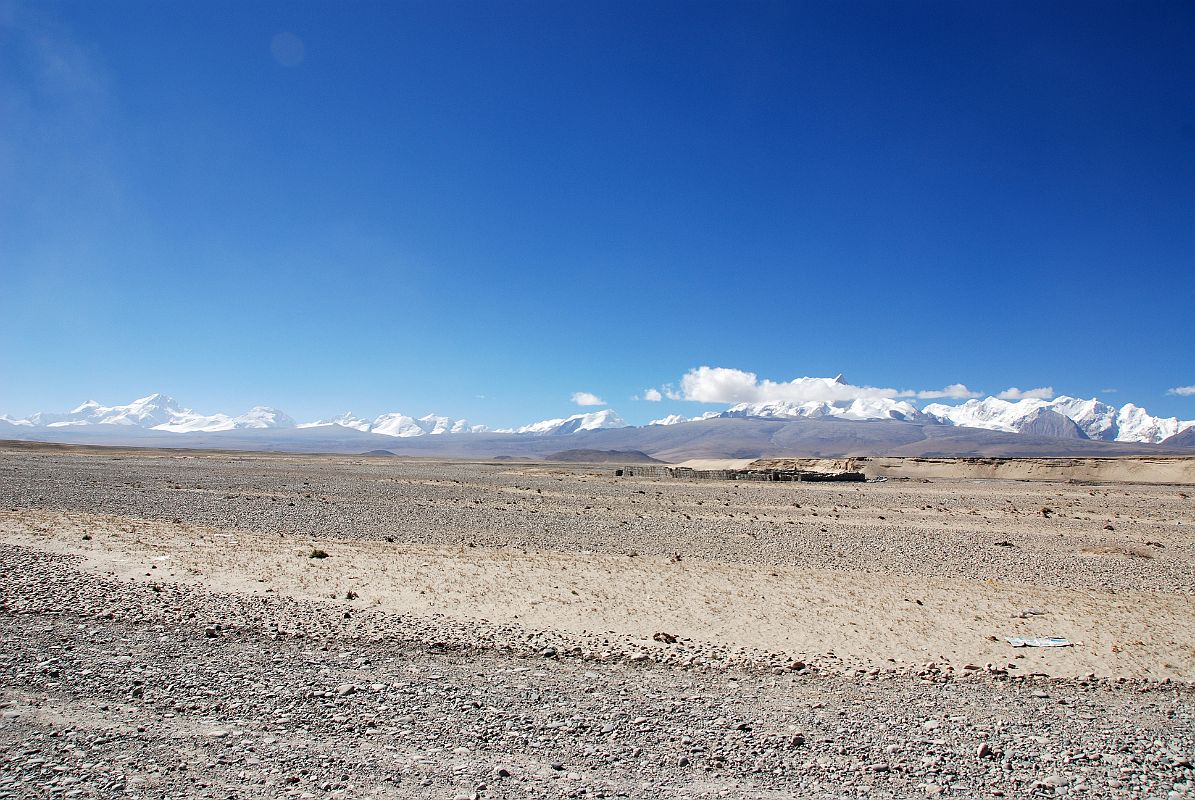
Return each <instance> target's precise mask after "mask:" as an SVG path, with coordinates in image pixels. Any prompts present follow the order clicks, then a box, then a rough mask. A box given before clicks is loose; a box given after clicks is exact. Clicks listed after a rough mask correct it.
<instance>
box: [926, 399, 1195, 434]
mask: <svg viewBox="0 0 1195 800" xmlns="http://www.w3.org/2000/svg"><path fill="white" fill-rule="evenodd" d="M923 411H924V412H925V413H926V414H927V415H929V416H930V417H932V418H933V419H934V420H935V421H937V422H941V423H944V424H947V425H960V426H963V427H967V428H986V429H987V430H993V431H1009V432H1012V433H1023V432H1026V431H1025V428H1026V427H1028V426H1030V425H1034V426H1035V427H1038V428H1039V429H1040V426H1038V425H1037V423H1036V422H1035V420H1037V419H1040V414H1039V412H1041V411H1052V412H1056V413H1058V414H1061V415H1062V416H1064V417H1066V418H1067V419H1069V420H1070V421H1071V422H1073V423H1074V424H1075V426H1076V427H1077V428H1078V429H1079V430H1080V431H1081V432H1082V433H1083V435H1084V437H1086V438H1088V439H1099V440H1102V441H1106V442H1141V443H1154V444H1156V443H1159V442H1162V441H1163V440H1165V439H1167V438H1169V437H1171V436H1174V435H1175V434H1177V433H1179V432H1180V431H1183V430H1185V429H1187V428H1190V427H1192V426H1195V420H1187V421H1181V420H1179V419H1177V418H1175V417H1154V416H1151V415H1150V414H1149V413H1148V412H1146V410H1145V409H1143V408H1140V407H1138V406H1135V405H1133V404H1132V403H1126V404H1125V405H1124V406H1122V407H1120V408H1116V406H1110V405H1108V404H1107V403H1104V402H1102V401H1100V400H1098V399H1095V398H1093V399H1091V400H1082V399H1079V398H1075V397H1066V396H1063V397H1058V398H1055V399H1054V400H1039V399H1036V398H1026V399H1024V400H1017V401H1015V402H1014V401H1009V400H1000V399H998V398H995V397H986V398H984V399H983V400H968V401H967V402H965V403H963V404H961V405H957V406H948V405H945V404H942V403H933V404H931V405H928V406H926V407H925V408H924V409H923Z"/></svg>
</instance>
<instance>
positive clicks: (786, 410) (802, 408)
mask: <svg viewBox="0 0 1195 800" xmlns="http://www.w3.org/2000/svg"><path fill="white" fill-rule="evenodd" d="M711 417H762V418H771V419H799V418H802V417H805V418H816V417H836V418H840V419H850V420H869V419H895V420H901V421H904V422H922V423H931V424H932V423H937V424H942V425H955V426H959V427H967V428H983V429H986V430H995V431H1005V432H1008V433H1026V434H1035V435H1040V436H1061V437H1065V438H1078V439H1097V440H1100V441H1105V442H1139V443H1155V444H1156V443H1159V442H1162V441H1165V440H1166V439H1168V438H1170V437H1171V436H1174V435H1175V434H1177V433H1180V432H1181V431H1184V430H1186V429H1187V428H1192V427H1195V420H1180V419H1177V418H1176V417H1154V416H1151V415H1150V414H1149V413H1148V412H1147V411H1146V410H1145V409H1144V408H1141V407H1140V406H1136V405H1133V404H1132V403H1126V404H1125V405H1123V406H1120V407H1119V408H1117V407H1116V406H1112V405H1108V404H1107V403H1104V402H1102V401H1100V400H1098V399H1091V400H1081V399H1078V398H1074V397H1065V396H1063V397H1058V398H1055V399H1054V400H1039V399H1036V398H1026V399H1024V400H1017V401H1009V400H1000V399H998V398H995V397H987V398H984V399H983V400H968V401H967V402H965V403H963V404H961V405H957V406H951V405H946V404H945V403H931V404H930V405H927V406H925V408H923V409H921V410H918V409H917V408H916V407H915V406H914V405H913V404H912V403H909V402H907V401H904V400H892V399H888V398H860V399H857V400H851V401H837V402H816V401H811V402H804V403H798V402H792V401H786V400H776V401H769V402H761V403H739V404H737V405H733V406H731V407H730V408H728V409H727V410H725V411H722V412H707V413H705V414H702V415H701V416H697V417H683V416H681V415H679V414H672V415H670V416H667V417H664V418H663V419H657V420H653V421H652V422H651V423H649V424H651V425H676V424H678V423H682V422H700V421H702V420H705V419H710V418H711Z"/></svg>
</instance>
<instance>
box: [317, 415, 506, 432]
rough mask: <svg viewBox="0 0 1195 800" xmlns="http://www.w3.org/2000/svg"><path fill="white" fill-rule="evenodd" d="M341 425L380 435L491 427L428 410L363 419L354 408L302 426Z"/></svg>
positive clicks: (461, 430) (476, 429) (472, 429)
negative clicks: (424, 414) (411, 414)
mask: <svg viewBox="0 0 1195 800" xmlns="http://www.w3.org/2000/svg"><path fill="white" fill-rule="evenodd" d="M334 425H339V426H340V427H342V428H352V429H353V430H355V431H361V432H362V433H376V434H379V435H381V436H394V437H396V438H408V437H411V436H436V435H439V434H444V433H482V432H484V431H486V430H488V428H486V426H485V425H470V424H469V422H468V421H467V420H463V419H458V420H454V419H452V418H450V417H441V416H437V415H435V414H428V415H426V416H423V417H419V418H418V419H416V418H415V417H409V416H407V415H406V414H402V413H400V412H397V411H392V412H390V413H388V414H382V415H380V416H378V417H376V418H374V419H373V420H372V421H370V420H366V419H361V418H360V417H358V416H356V415H354V414H353V413H351V412H347V411H346V412H345V413H344V414H341V415H340V416H339V417H333V418H332V419H329V420H318V421H316V422H304V423H301V424H300V425H298V426H297V427H299V428H327V427H331V426H334Z"/></svg>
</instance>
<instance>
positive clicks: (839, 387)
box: [664, 366, 980, 403]
mask: <svg viewBox="0 0 1195 800" xmlns="http://www.w3.org/2000/svg"><path fill="white" fill-rule="evenodd" d="M664 394H666V395H667V396H668V397H669V398H670V399H673V400H692V401H695V402H698V403H766V402H776V401H785V402H797V403H804V402H822V403H834V402H843V401H852V400H874V399H896V398H900V397H917V398H922V399H926V400H929V399H942V398H949V399H954V400H965V399H968V398H972V397H979V396H980V393H979V392H975V391H972V390H971V389H969V388H968V387H967V386H965V385H964V384H961V383H953V384H951V385H949V386H946V387H944V388H942V389H927V390H920V391H918V390H913V389H891V388H884V387H877V386H856V385H854V384H851V383H847V382H846V380H844V379H843V377H842V376H841V375H839V376H838V377H837V378H794V379H792V380H791V381H773V380H768V379H766V378H765V379H762V380H761V379H760V378H759V376H758V375H756V374H755V373H754V372H747V371H745V370H741V369H729V368H727V367H708V366H703V367H696V368H694V369H691V370H689V371H688V372H686V373H685V374H684V376H683V377H682V378H681V380H680V388H679V389H673V388H672V387H671V386H665V387H664Z"/></svg>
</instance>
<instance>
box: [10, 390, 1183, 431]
mask: <svg viewBox="0 0 1195 800" xmlns="http://www.w3.org/2000/svg"><path fill="white" fill-rule="evenodd" d="M838 380H839V381H840V380H841V379H838ZM734 417H750V418H764V419H801V418H838V419H844V420H897V421H903V422H916V423H922V424H930V425H952V426H958V427H968V428H981V429H987V430H994V431H1005V432H1010V433H1023V434H1032V435H1037V436H1052V437H1061V438H1072V439H1094V440H1100V441H1108V442H1136V443H1159V442H1162V441H1164V440H1166V439H1168V438H1169V437H1172V436H1174V435H1176V434H1178V433H1180V432H1182V431H1184V430H1186V429H1188V428H1193V427H1195V420H1179V419H1177V418H1175V417H1154V416H1151V415H1150V414H1149V413H1148V412H1146V410H1145V409H1143V408H1141V407H1139V406H1136V405H1133V404H1132V403H1127V404H1125V405H1123V406H1120V407H1119V408H1118V407H1116V406H1112V405H1108V404H1107V403H1104V402H1101V401H1100V400H1098V399H1091V400H1082V399H1078V398H1074V397H1058V398H1056V399H1054V400H1040V399H1035V398H1028V399H1023V400H1017V401H1008V400H1000V399H998V398H994V397H988V398H985V399H982V400H978V399H974V400H968V401H967V402H965V403H962V404H961V405H956V406H952V405H947V404H943V403H933V404H930V405H927V406H925V407H924V408H922V409H918V408H917V407H916V406H914V405H913V404H912V403H910V402H908V401H905V400H895V399H891V398H858V399H854V400H837V401H805V402H797V401H787V400H778V401H768V402H756V403H738V404H736V405H732V406H730V407H729V408H727V409H726V410H724V411H708V412H706V413H704V414H702V415H700V416H696V417H685V416H682V415H679V414H673V415H670V416H667V417H664V418H662V419H657V420H653V421H652V422H650V423H649V426H655V425H676V424H680V423H687V422H700V421H703V420H708V419H714V418H734ZM95 425H112V426H125V427H130V428H141V429H148V430H157V431H168V432H171V433H191V432H201V431H202V432H214V431H228V430H237V429H247V428H329V429H334V428H336V427H341V428H347V429H351V430H355V431H360V432H362V433H373V434H379V435H383V436H392V437H396V438H407V437H415V436H438V435H443V434H469V433H483V432H487V431H489V429H488V428H487V427H486V426H484V425H473V424H470V423H469V422H468V421H466V420H463V419H458V420H454V419H451V418H450V417H444V416H438V415H435V414H428V415H426V416H423V417H411V416H407V415H405V414H401V413H398V412H392V413H388V414H382V415H381V416H378V417H376V418H374V419H372V420H370V419H362V418H360V417H357V416H355V415H353V414H351V413H345V414H342V415H340V416H338V417H334V418H332V419H327V420H317V421H315V422H304V423H297V422H296V421H295V420H294V419H292V418H291V417H289V416H287V415H286V414H284V413H283V412H281V411H279V410H278V409H276V408H271V407H269V406H256V407H254V408H251V409H250V410H249V411H246V412H245V413H244V414H240V415H238V416H229V415H227V414H210V415H206V414H200V413H197V412H195V411H192V410H191V409H189V408H184V407H182V406H181V405H179V403H178V402H177V401H176V400H174V399H173V398H172V397H169V396H167V395H164V394H160V393H159V394H151V395H148V396H147V397H142V398H140V399H138V400H134V401H133V402H132V403H129V404H128V405H116V406H103V405H100V404H99V403H97V402H95V401H94V400H89V401H88V402H86V403H83V404H82V405H80V406H78V407H77V408H75V409H73V410H71V411H68V412H64V413H45V412H39V413H37V414H33V415H31V416H30V417H28V418H26V419H13V418H11V417H8V416H4V415H0V432H2V431H3V429H4V428H5V427H10V429H11V428H13V427H15V428H21V429H25V430H28V429H37V428H47V429H59V428H85V427H88V426H95ZM626 427H629V426H628V425H627V423H626V422H625V421H624V420H623V419H622V418H621V417H620V416H619V415H618V414H617V413H616V412H615V411H613V410H612V409H602V410H600V411H591V412H588V413H585V414H574V415H572V416H570V417H561V418H557V419H548V420H543V421H541V422H535V423H532V424H530V425H524V426H522V427H517V428H506V429H498V430H495V431H493V433H511V434H523V435H529V436H563V435H568V434H572V433H578V432H581V431H596V430H605V429H612V428H626Z"/></svg>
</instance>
